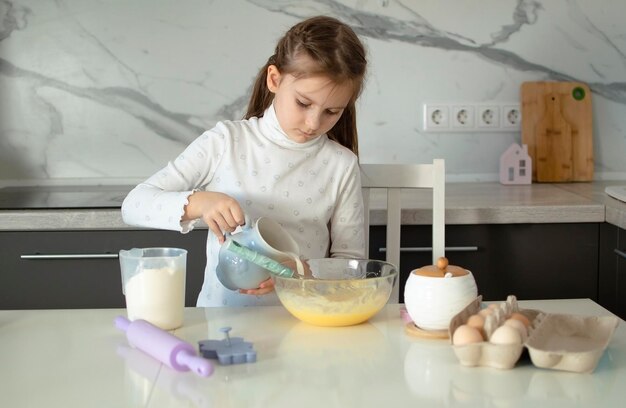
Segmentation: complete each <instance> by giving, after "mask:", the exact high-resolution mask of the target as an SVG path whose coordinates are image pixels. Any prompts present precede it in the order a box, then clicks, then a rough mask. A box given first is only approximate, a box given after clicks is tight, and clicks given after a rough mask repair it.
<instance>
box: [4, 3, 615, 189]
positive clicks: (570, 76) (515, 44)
mask: <svg viewBox="0 0 626 408" xmlns="http://www.w3.org/2000/svg"><path fill="white" fill-rule="evenodd" d="M317 14H327V15H333V16H335V17H338V18H339V19H341V20H343V21H345V22H347V23H349V24H350V25H351V26H353V27H354V28H355V30H356V31H357V33H358V34H359V35H360V36H361V37H362V38H363V40H364V42H365V43H366V45H367V48H368V50H369V60H370V67H369V75H368V80H367V84H366V88H365V91H364V93H363V96H362V99H361V100H360V103H359V108H360V111H359V117H358V121H359V131H360V150H361V161H362V162H364V163H394V162H399V163H421V162H427V161H430V160H432V159H433V158H439V157H442V158H444V159H446V167H447V178H448V180H449V181H490V180H497V179H498V166H499V157H500V154H501V153H502V152H503V151H504V150H506V148H507V147H508V146H509V145H510V144H511V143H513V142H520V139H521V136H520V133H519V132H517V133H465V134H463V133H425V132H423V131H422V130H421V129H422V123H421V121H422V119H421V109H422V104H423V103H425V102H433V101H444V102H451V101H458V102H509V101H517V100H519V88H520V84H521V83H522V82H524V81H538V80H575V81H582V82H586V83H588V84H589V85H590V87H591V89H592V91H593V112H594V153H595V166H596V167H595V172H596V174H595V177H596V178H597V179H611V178H613V179H626V26H625V25H624V24H623V16H624V15H626V2H624V1H622V0H604V1H600V2H594V1H586V0H578V1H576V0H543V1H527V0H475V1H458V0H414V1H408V0H407V1H394V0H376V1H375V0H342V1H329V0H318V1H315V0H302V1H274V0H250V1H241V0H239V1H227V0H214V1H207V0H178V1H173V0H133V1H128V0H107V1H102V0H56V1H52V0H0V182H4V183H5V184H6V183H7V181H15V180H18V181H20V182H24V183H27V184H33V183H35V184H36V183H60V182H63V180H73V181H74V182H75V181H76V180H81V181H82V182H85V183H89V182H91V181H93V182H96V181H100V182H101V181H102V180H108V181H111V180H112V181H114V182H116V183H119V180H132V181H134V180H141V179H143V178H145V177H147V176H149V175H150V174H152V173H153V172H155V171H156V170H157V169H159V168H160V167H162V166H163V165H164V164H165V163H166V162H167V161H168V160H169V159H172V158H174V157H175V156H176V155H177V154H178V153H179V152H180V151H181V150H182V149H184V147H185V146H186V145H187V144H188V143H190V142H191V141H192V140H193V139H194V138H195V137H197V136H198V135H199V134H200V133H202V131H203V130H205V129H207V128H210V127H212V126H213V125H214V124H215V123H216V122H217V121H219V120H222V119H239V118H241V116H242V115H243V111H244V109H245V105H246V103H247V98H248V93H249V90H250V87H251V85H252V83H253V81H254V77H255V76H256V74H257V71H258V69H259V67H260V66H261V65H262V64H263V63H264V61H266V59H267V57H268V56H269V55H271V54H272V53H273V48H274V46H275V43H276V41H277V39H278V38H279V37H280V36H281V35H282V34H283V33H284V31H285V30H286V29H287V28H288V27H290V26H291V25H293V24H294V23H295V22H297V21H299V20H301V19H304V18H306V17H309V16H312V15H317Z"/></svg>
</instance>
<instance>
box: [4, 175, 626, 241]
mask: <svg viewBox="0 0 626 408" xmlns="http://www.w3.org/2000/svg"><path fill="white" fill-rule="evenodd" d="M608 185H626V181H625V180H621V181H595V182H591V183H559V184H540V183H535V184H530V185H519V186H516V185H511V186H505V185H502V184H500V183H495V182H491V183H447V184H446V224H448V225H462V224H519V223H567V222H604V221H606V222H609V223H611V224H613V225H616V226H618V227H621V228H624V229H626V203H624V202H621V201H618V200H616V199H614V198H612V197H609V196H608V195H606V194H605V193H604V188H605V187H606V186H608ZM372 191H373V193H372V199H371V215H370V223H371V225H384V224H385V222H386V209H385V208H386V198H385V197H386V196H385V194H384V191H383V190H372ZM402 205H403V208H404V209H403V211H402V223H403V224H404V225H428V224H430V223H431V217H432V202H431V196H430V191H427V190H405V191H403V194H402ZM124 229H126V230H128V229H136V228H134V227H130V226H128V225H126V224H125V223H124V222H123V221H122V217H121V213H120V210H119V209H116V208H112V209H95V208H94V209H36V210H0V231H3V230H4V231H29V230H30V231H41V230H124Z"/></svg>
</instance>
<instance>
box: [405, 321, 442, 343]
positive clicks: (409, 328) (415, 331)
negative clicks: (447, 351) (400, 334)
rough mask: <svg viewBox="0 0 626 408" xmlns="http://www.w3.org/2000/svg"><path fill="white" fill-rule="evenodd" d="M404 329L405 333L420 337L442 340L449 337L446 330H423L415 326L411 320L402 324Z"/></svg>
mask: <svg viewBox="0 0 626 408" xmlns="http://www.w3.org/2000/svg"><path fill="white" fill-rule="evenodd" d="M404 331H405V332H406V334H409V335H411V336H415V337H419V338H422V339H431V340H444V339H449V338H450V336H449V335H448V331H447V330H424V329H420V328H419V327H417V326H416V325H415V323H413V322H409V323H407V324H406V325H405V326H404Z"/></svg>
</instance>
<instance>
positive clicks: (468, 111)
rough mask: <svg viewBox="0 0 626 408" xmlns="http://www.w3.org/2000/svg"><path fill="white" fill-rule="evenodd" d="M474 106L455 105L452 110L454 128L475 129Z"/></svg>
mask: <svg viewBox="0 0 626 408" xmlns="http://www.w3.org/2000/svg"><path fill="white" fill-rule="evenodd" d="M474 116H475V113H474V106H472V105H453V106H452V109H451V111H450V125H451V127H453V128H459V130H462V129H473V128H474Z"/></svg>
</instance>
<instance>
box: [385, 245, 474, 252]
mask: <svg viewBox="0 0 626 408" xmlns="http://www.w3.org/2000/svg"><path fill="white" fill-rule="evenodd" d="M378 250H379V251H380V252H387V248H384V247H383V248H378ZM432 250H433V247H403V248H400V252H432ZM445 250H446V252H476V251H478V247H477V246H453V247H446V248H445Z"/></svg>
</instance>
